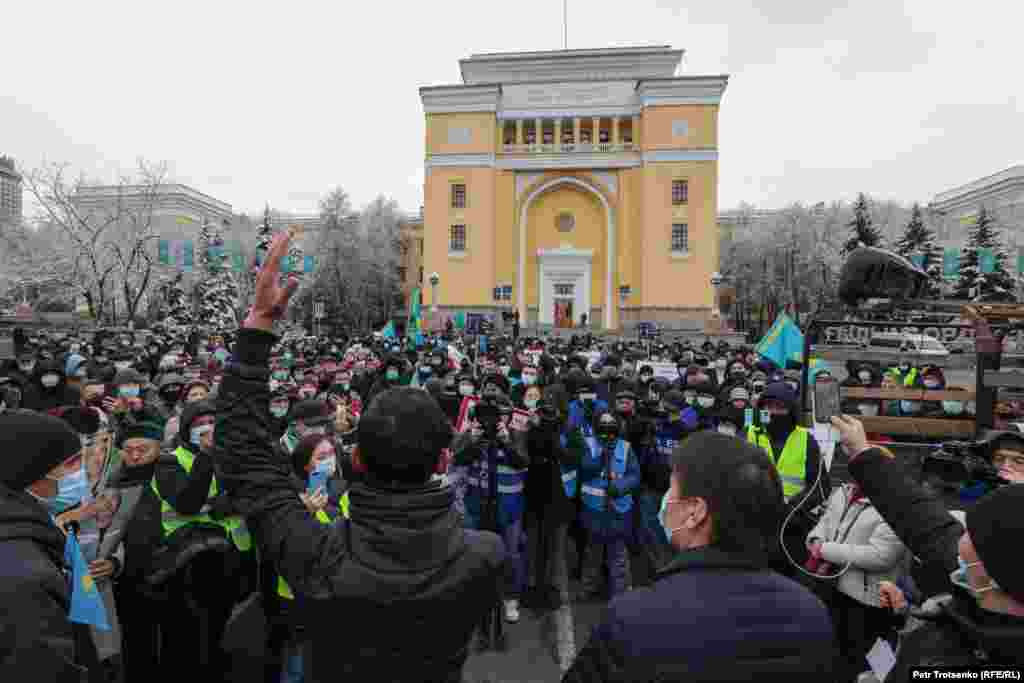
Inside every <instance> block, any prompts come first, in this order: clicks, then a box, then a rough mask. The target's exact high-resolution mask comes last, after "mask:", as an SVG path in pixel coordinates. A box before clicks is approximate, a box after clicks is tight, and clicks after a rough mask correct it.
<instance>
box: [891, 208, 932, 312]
mask: <svg viewBox="0 0 1024 683" xmlns="http://www.w3.org/2000/svg"><path fill="white" fill-rule="evenodd" d="M896 251H897V253H899V254H900V255H901V256H905V257H907V258H908V259H909V260H911V261H913V262H914V263H915V264H917V265H918V266H919V267H920V268H921V270H923V271H924V272H926V273H928V288H927V290H926V291H925V292H922V295H923V296H924V297H926V298H929V299H932V298H938V296H939V294H940V292H941V289H940V288H941V285H942V248H941V247H939V245H937V244H936V243H935V233H934V232H932V231H931V230H930V229H929V228H928V226H927V225H925V223H924V216H923V215H922V213H921V207H920V205H918V204H917V203H915V204H914V206H913V208H912V209H911V210H910V220H909V221H908V222H907V226H906V228H904V230H903V236H902V237H901V238H900V240H899V241H898V242H896Z"/></svg>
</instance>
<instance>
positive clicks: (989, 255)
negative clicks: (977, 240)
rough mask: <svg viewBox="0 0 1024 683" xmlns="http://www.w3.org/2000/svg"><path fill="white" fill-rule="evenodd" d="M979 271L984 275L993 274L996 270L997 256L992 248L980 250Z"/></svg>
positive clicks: (981, 248)
mask: <svg viewBox="0 0 1024 683" xmlns="http://www.w3.org/2000/svg"><path fill="white" fill-rule="evenodd" d="M978 269H979V270H981V272H983V273H991V272H994V271H995V269H996V254H995V252H994V251H993V250H992V248H991V247H980V248H979V249H978Z"/></svg>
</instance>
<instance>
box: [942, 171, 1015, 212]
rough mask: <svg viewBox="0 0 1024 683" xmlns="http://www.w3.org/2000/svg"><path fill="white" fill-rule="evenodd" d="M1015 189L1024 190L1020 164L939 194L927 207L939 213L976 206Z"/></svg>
mask: <svg viewBox="0 0 1024 683" xmlns="http://www.w3.org/2000/svg"><path fill="white" fill-rule="evenodd" d="M1015 189H1020V190H1024V165H1022V164H1018V165H1016V166H1011V167H1010V168H1007V169H1005V170H1002V171H1000V172H998V173H993V174H992V175H989V176H985V177H984V178H979V179H977V180H974V181H971V182H969V183H966V184H964V185H960V186H959V187H954V188H953V189H950V190H946V191H945V192H939V193H938V194H936V195H935V197H934V198H932V201H931V202H930V203H929V204H928V207H929V208H930V209H932V210H934V211H938V212H940V213H941V212H943V211H948V210H950V209H954V208H957V207H959V206H963V205H965V204H977V203H980V202H982V201H985V200H986V199H991V198H993V197H995V196H997V195H1000V194H1002V193H1004V192H1006V191H1007V190H1015Z"/></svg>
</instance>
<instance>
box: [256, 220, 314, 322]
mask: <svg viewBox="0 0 1024 683" xmlns="http://www.w3.org/2000/svg"><path fill="white" fill-rule="evenodd" d="M300 231H301V227H300V226H297V225H289V226H288V230H287V231H286V232H283V233H280V234H278V235H276V236H275V237H274V241H273V242H271V244H270V251H269V252H268V253H267V257H266V259H265V260H264V261H263V265H262V266H261V267H260V270H259V273H258V274H257V275H256V288H255V289H256V291H255V296H254V301H253V305H252V309H251V310H250V311H249V316H248V317H247V318H246V319H245V322H244V323H242V327H249V328H252V329H256V330H265V331H267V332H272V331H273V330H274V322H275V321H277V320H280V319H281V318H282V317H284V313H285V311H286V310H287V309H288V300H289V299H291V297H292V294H294V293H295V290H296V289H298V286H299V280H298V278H297V277H295V276H294V275H292V276H289V277H288V282H287V284H286V285H285V286H284V287H282V286H281V285H280V284H278V276H279V275H280V270H281V259H282V258H283V257H284V256H286V255H287V254H288V246H289V245H290V244H291V241H292V238H293V237H294V236H295V235H297V234H299V232H300Z"/></svg>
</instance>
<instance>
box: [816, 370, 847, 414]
mask: <svg viewBox="0 0 1024 683" xmlns="http://www.w3.org/2000/svg"><path fill="white" fill-rule="evenodd" d="M841 414H842V411H841V410H840V409H839V382H837V381H836V380H835V379H834V378H832V377H819V378H818V379H817V381H815V383H814V421H815V422H817V423H818V424H831V422H832V418H833V417H837V416H839V415H841Z"/></svg>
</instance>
